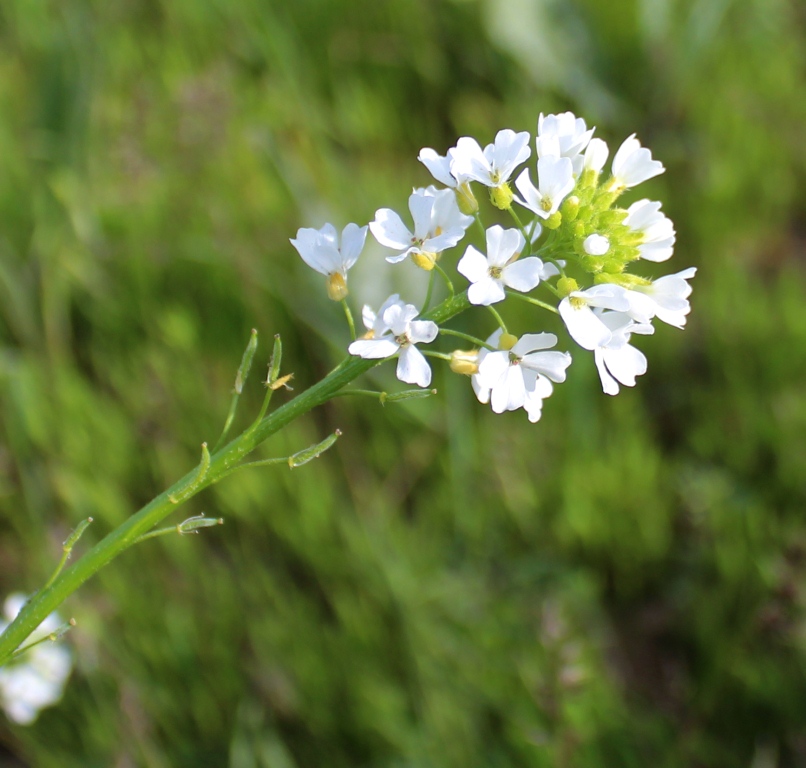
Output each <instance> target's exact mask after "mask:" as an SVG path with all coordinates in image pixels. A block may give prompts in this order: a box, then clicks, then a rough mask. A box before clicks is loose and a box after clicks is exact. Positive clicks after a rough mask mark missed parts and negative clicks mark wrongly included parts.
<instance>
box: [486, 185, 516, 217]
mask: <svg viewBox="0 0 806 768" xmlns="http://www.w3.org/2000/svg"><path fill="white" fill-rule="evenodd" d="M513 197H514V195H513V194H512V190H511V189H510V188H509V184H507V183H506V182H504V183H503V184H501V185H500V186H498V187H493V188H492V189H491V190H490V202H491V203H492V204H493V205H494V206H495V207H496V208H498V209H500V210H502V211H508V210H509V209H510V208H511V207H512V198H513Z"/></svg>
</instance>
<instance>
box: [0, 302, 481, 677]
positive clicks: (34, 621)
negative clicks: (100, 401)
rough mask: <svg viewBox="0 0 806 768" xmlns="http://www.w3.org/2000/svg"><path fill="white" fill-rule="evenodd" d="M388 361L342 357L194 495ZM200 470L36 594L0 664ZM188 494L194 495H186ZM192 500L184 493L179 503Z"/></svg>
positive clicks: (238, 447) (451, 305)
mask: <svg viewBox="0 0 806 768" xmlns="http://www.w3.org/2000/svg"><path fill="white" fill-rule="evenodd" d="M470 306H471V305H470V302H469V301H468V300H467V293H462V294H459V295H457V296H452V297H450V298H449V299H446V300H445V301H443V302H442V303H441V304H439V305H437V306H436V307H434V309H432V310H431V311H430V312H426V313H425V314H424V315H423V319H424V320H432V321H433V322H435V323H436V324H437V325H439V324H441V323H444V322H446V321H447V320H450V319H451V318H452V317H455V316H456V315H458V314H460V313H461V312H463V311H464V310H466V309H468V308H469V307H470ZM382 362H383V360H365V359H364V358H361V357H353V356H350V357H347V358H345V359H344V360H342V362H341V363H339V365H337V366H336V368H334V369H333V370H332V371H331V372H330V373H329V374H328V375H327V376H325V378H324V379H322V380H321V381H319V382H317V383H316V384H314V385H313V386H311V387H310V388H308V389H307V390H305V391H304V392H301V393H300V394H299V395H297V396H296V397H295V398H294V399H293V400H290V401H289V402H287V403H286V404H285V405H282V406H281V407H280V408H278V409H277V410H275V411H273V412H272V413H270V414H269V415H268V416H266V417H265V418H264V419H262V420H261V421H260V422H258V423H256V424H254V425H253V426H252V427H250V428H249V429H247V430H246V431H245V432H243V433H242V434H241V435H239V436H238V437H236V438H235V439H234V440H232V441H231V442H229V443H228V444H227V445H225V446H224V447H223V448H222V449H220V450H219V451H216V453H215V454H214V455H213V456H211V458H210V465H209V467H208V470H207V472H206V473H205V477H204V480H203V481H202V482H200V483H198V485H195V486H194V487H193V494H194V495H195V493H198V492H199V491H200V490H202V489H203V488H205V487H206V486H208V485H210V484H211V483H213V482H215V481H216V480H218V479H219V478H220V476H221V475H222V474H223V473H225V472H228V471H229V470H230V469H232V468H233V467H234V466H235V465H236V464H238V463H240V461H241V460H242V459H243V458H244V457H245V456H246V455H248V454H249V453H251V452H252V451H253V450H254V449H255V448H256V447H257V446H258V445H260V444H261V443H263V442H264V441H265V440H266V439H268V438H269V437H271V436H272V435H274V434H275V433H276V432H278V431H279V430H280V429H282V428H283V427H284V426H286V425H287V424H289V423H290V422H292V421H294V420H295V419H297V418H299V417H300V416H303V415H304V414H306V413H308V411H310V410H311V409H313V408H315V407H316V406H318V405H322V404H323V403H326V402H327V401H328V400H330V398H332V397H333V396H334V395H335V394H336V393H337V392H339V391H340V390H341V389H342V388H343V387H345V386H346V385H347V384H349V383H350V382H351V381H353V380H354V379H356V378H358V377H359V376H360V375H361V374H362V373H366V372H367V371H368V370H370V369H371V368H373V367H374V366H376V365H379V364H380V363H382ZM197 477H198V469H197V468H196V467H194V468H193V469H192V470H191V471H190V472H188V473H187V474H186V475H185V476H184V477H183V478H181V479H180V480H178V481H177V482H176V483H174V484H173V485H172V486H171V487H170V488H168V489H167V490H165V491H163V492H162V493H161V494H160V495H159V496H157V497H156V498H154V499H152V500H151V501H150V502H149V503H148V504H146V506H144V507H143V508H142V509H141V510H140V511H139V512H137V513H135V514H134V515H132V516H131V517H130V518H129V519H128V520H126V521H125V522H124V523H122V524H121V525H120V526H118V527H117V528H116V529H115V530H114V531H112V532H111V533H109V534H108V535H107V536H106V537H104V538H103V539H102V540H101V541H99V542H98V543H97V544H96V545H95V546H94V547H93V548H92V549H90V550H89V551H88V552H87V553H86V554H85V555H84V556H83V557H82V558H81V559H80V560H78V561H77V562H76V563H74V564H73V565H72V566H71V567H70V568H68V569H67V570H65V571H62V573H60V574H59V575H58V577H57V578H56V579H55V580H54V581H53V582H52V583H51V584H50V585H49V586H47V587H44V588H43V589H41V590H40V591H39V592H37V593H36V594H35V595H34V596H33V597H32V598H31V599H30V600H29V601H28V603H27V604H26V605H25V606H24V607H23V609H22V610H21V611H20V613H19V615H18V616H17V618H16V619H15V620H14V621H13V622H12V623H11V624H10V625H9V626H8V627H6V630H5V631H4V632H3V634H2V635H0V666H2V665H3V664H4V663H5V662H6V661H8V659H9V658H10V657H11V656H12V654H13V653H14V651H15V650H17V648H18V647H19V646H20V644H21V643H23V642H24V641H25V640H26V638H27V637H28V636H29V635H30V634H31V633H32V632H33V631H34V630H35V629H36V628H37V627H38V626H39V625H40V624H41V623H42V622H43V621H44V619H45V618H46V617H47V616H48V615H49V614H50V613H51V612H53V611H54V610H56V608H58V607H59V606H60V605H61V604H62V603H63V602H64V601H65V600H66V599H67V597H69V596H70V595H71V594H72V593H73V592H75V591H76V590H77V589H78V588H79V587H80V586H81V585H82V584H83V583H84V582H85V581H87V579H89V578H90V577H91V576H93V575H94V574H95V573H97V572H98V571H99V570H100V569H101V568H103V567H104V566H105V565H106V564H107V563H109V562H110V561H111V560H113V559H114V558H115V557H117V556H118V555H120V554H121V553H122V552H124V551H125V550H127V549H128V548H129V547H130V546H132V544H134V543H135V542H136V541H137V539H138V538H139V537H140V536H142V535H143V534H145V533H147V532H148V531H150V530H151V529H152V528H154V526H155V525H158V524H159V523H160V522H162V520H164V519H165V518H166V517H167V516H168V515H170V514H171V513H172V512H174V511H175V510H176V508H177V506H178V505H177V504H176V503H174V502H172V501H171V497H172V496H173V497H176V496H177V495H182V494H183V492H184V491H186V490H187V489H188V488H189V487H190V486H193V485H194V482H195V481H197ZM187 498H189V496H188V497H187ZM186 500H187V499H186V498H185V497H184V496H182V498H181V499H180V503H182V502H184V501H186Z"/></svg>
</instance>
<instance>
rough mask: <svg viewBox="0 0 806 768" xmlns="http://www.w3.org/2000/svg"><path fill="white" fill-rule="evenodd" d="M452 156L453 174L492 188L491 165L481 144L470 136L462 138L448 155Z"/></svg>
mask: <svg viewBox="0 0 806 768" xmlns="http://www.w3.org/2000/svg"><path fill="white" fill-rule="evenodd" d="M448 154H449V155H450V156H451V173H452V174H453V175H454V176H455V177H456V178H457V179H458V178H459V176H464V177H465V178H468V179H472V180H473V181H479V182H481V183H482V184H486V185H487V186H488V187H489V186H490V164H489V162H488V161H487V158H486V157H485V156H484V152H483V151H482V149H481V147H480V146H479V143H478V142H477V141H476V140H475V139H473V138H470V137H469V136H462V138H461V139H459V141H457V142H456V146H455V147H454V148H453V149H452V150H451V151H450V152H449V153H448Z"/></svg>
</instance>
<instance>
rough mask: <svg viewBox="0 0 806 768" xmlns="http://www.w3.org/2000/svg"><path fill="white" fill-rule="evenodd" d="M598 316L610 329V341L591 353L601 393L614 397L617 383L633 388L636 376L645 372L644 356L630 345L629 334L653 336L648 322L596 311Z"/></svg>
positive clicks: (616, 392)
mask: <svg viewBox="0 0 806 768" xmlns="http://www.w3.org/2000/svg"><path fill="white" fill-rule="evenodd" d="M597 315H598V317H599V319H600V320H601V322H602V324H603V325H605V326H606V327H607V328H608V329H609V331H610V339H609V340H608V341H607V343H606V344H602V345H600V346H597V347H596V348H595V349H594V350H593V358H594V360H595V362H596V370H597V371H598V372H599V380H600V381H601V382H602V390H603V391H604V393H605V394H606V395H617V394H618V393H619V383H621V384H623V385H624V386H626V387H634V386H635V379H636V376H642V375H643V374H645V373H646V371H647V361H646V356H645V355H644V353H643V352H641V351H640V350H639V349H636V348H635V347H633V346H632V345H631V344H630V343H629V341H630V335H631V334H633V333H640V334H644V335H648V334H652V333H654V332H655V329H654V328H653V327H652V326H651V325H649V324H648V323H636V322H635V321H634V320H633V319H632V318H631V317H630V316H629V315H628V314H626V313H623V312H603V311H601V310H598V311H597Z"/></svg>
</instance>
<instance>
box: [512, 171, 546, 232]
mask: <svg viewBox="0 0 806 768" xmlns="http://www.w3.org/2000/svg"><path fill="white" fill-rule="evenodd" d="M515 187H516V188H517V190H518V192H520V193H521V195H522V196H523V199H521V198H519V197H516V198H515V202H517V203H519V204H520V205H522V206H524V207H525V208H528V209H529V210H530V211H532V213H536V214H537V215H538V216H540V218H542V219H547V218H548V213H546V211H544V210H543V209H542V208H541V207H540V201H541V199H542V195H541V194H540V191H539V190H538V188H537V187H536V186H535V185H534V184H532V177H531V176H530V175H529V169H528V168H524V169H523V171H521V173H520V175H519V176H518V178H517V179H515Z"/></svg>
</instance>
